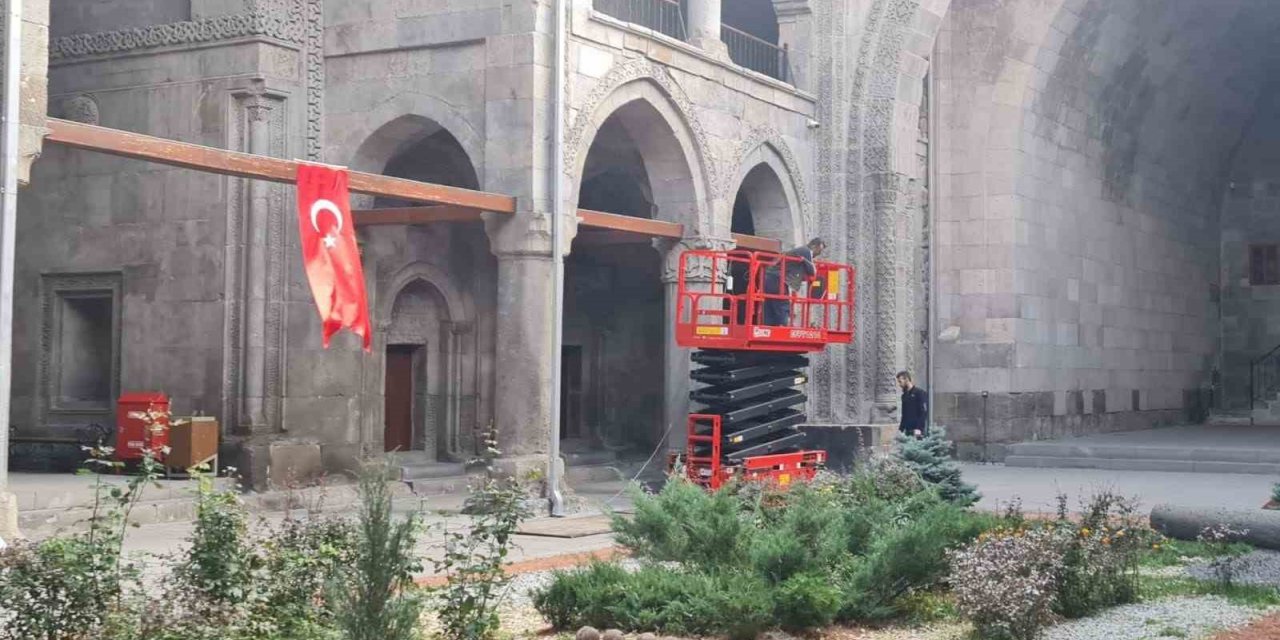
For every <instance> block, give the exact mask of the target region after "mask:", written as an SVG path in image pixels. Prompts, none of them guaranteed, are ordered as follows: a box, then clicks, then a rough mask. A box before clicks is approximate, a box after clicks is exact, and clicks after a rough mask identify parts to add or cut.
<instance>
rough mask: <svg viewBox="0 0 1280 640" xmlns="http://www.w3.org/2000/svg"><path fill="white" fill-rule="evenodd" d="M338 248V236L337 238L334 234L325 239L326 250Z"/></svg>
mask: <svg viewBox="0 0 1280 640" xmlns="http://www.w3.org/2000/svg"><path fill="white" fill-rule="evenodd" d="M336 246H338V236H335V235H333V234H332V233H330V234H329V235H327V236H325V237H324V248H326V249H332V248H334V247H336Z"/></svg>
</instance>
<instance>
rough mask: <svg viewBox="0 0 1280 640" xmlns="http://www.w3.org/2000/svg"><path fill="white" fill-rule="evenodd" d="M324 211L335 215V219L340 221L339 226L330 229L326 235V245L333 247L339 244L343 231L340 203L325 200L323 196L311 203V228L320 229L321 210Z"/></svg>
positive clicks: (317, 230)
mask: <svg viewBox="0 0 1280 640" xmlns="http://www.w3.org/2000/svg"><path fill="white" fill-rule="evenodd" d="M322 211H328V212H329V213H330V214H332V215H333V219H334V220H336V221H337V223H338V228H337V229H334V230H333V231H330V232H329V233H328V234H327V235H325V237H324V246H325V247H328V248H330V249H332V248H333V247H335V246H337V244H338V234H339V233H342V225H343V219H342V210H341V209H339V208H338V205H336V204H334V203H333V202H332V201H330V200H325V199H323V198H322V199H320V200H316V201H315V203H314V204H312V205H311V228H312V229H315V230H316V232H317V233H318V232H319V231H320V224H319V222H318V220H319V217H320V212H322Z"/></svg>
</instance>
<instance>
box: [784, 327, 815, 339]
mask: <svg viewBox="0 0 1280 640" xmlns="http://www.w3.org/2000/svg"><path fill="white" fill-rule="evenodd" d="M791 339H792V340H821V339H822V332H821V331H816V330H813V329H792V330H791Z"/></svg>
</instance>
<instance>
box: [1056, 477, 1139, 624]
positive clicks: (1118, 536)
mask: <svg viewBox="0 0 1280 640" xmlns="http://www.w3.org/2000/svg"><path fill="white" fill-rule="evenodd" d="M1066 505H1067V498H1066V496H1064V495H1060V496H1059V497H1058V517H1057V519H1056V520H1055V521H1053V522H1052V523H1050V524H1049V525H1048V526H1049V527H1051V528H1054V529H1056V530H1059V531H1061V532H1063V533H1064V534H1065V535H1063V536H1061V537H1060V540H1062V543H1063V549H1062V554H1063V564H1062V570H1061V574H1060V575H1059V576H1058V591H1059V592H1058V596H1057V603H1056V610H1057V612H1058V613H1060V614H1061V615H1063V616H1066V617H1068V618H1079V617H1083V616H1087V615H1091V614H1093V613H1095V612H1097V611H1100V610H1102V609H1104V608H1106V607H1113V606H1116V605H1120V604H1127V603H1130V602H1134V601H1135V600H1136V599H1137V597H1138V581H1139V573H1138V569H1139V567H1140V565H1141V563H1142V557H1143V555H1145V554H1146V553H1147V552H1148V551H1149V550H1150V549H1151V547H1152V546H1153V544H1154V543H1155V541H1156V536H1155V534H1154V532H1152V531H1151V530H1150V529H1149V528H1148V527H1146V526H1145V525H1144V524H1143V523H1142V521H1141V518H1140V517H1138V515H1137V506H1136V501H1135V500H1133V499H1131V498H1126V497H1124V496H1120V495H1117V494H1115V493H1114V492H1112V491H1109V490H1102V491H1098V492H1097V493H1095V494H1094V495H1092V496H1090V497H1089V498H1088V499H1087V500H1086V501H1085V502H1084V504H1083V505H1082V508H1081V510H1080V514H1079V519H1078V521H1072V520H1071V519H1070V518H1069V514H1068V511H1067V507H1066Z"/></svg>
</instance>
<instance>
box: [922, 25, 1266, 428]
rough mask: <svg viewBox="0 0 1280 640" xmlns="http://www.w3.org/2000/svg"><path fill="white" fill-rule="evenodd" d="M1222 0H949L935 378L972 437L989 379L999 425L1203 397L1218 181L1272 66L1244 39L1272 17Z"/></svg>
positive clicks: (1137, 423) (1054, 423) (1212, 342)
mask: <svg viewBox="0 0 1280 640" xmlns="http://www.w3.org/2000/svg"><path fill="white" fill-rule="evenodd" d="M1208 7H1209V5H1207V4H1205V5H1197V7H1191V6H1186V7H1182V6H1177V7H1174V6H1169V7H1162V8H1161V9H1160V10H1159V11H1154V12H1144V11H1143V10H1140V9H1139V8H1138V7H1137V5H1132V4H1129V3H1109V2H1099V1H1096V0H1080V1H1055V2H1049V3H1043V2H1024V1H1021V0H1010V1H1006V2H996V3H991V2H979V1H976V0H957V1H956V2H953V3H952V5H951V11H950V13H949V15H948V17H947V23H946V25H945V26H944V32H943V34H942V36H941V37H940V41H939V52H938V58H939V60H938V64H937V72H939V73H940V74H941V83H942V88H943V89H942V92H943V95H941V96H940V101H941V108H942V113H941V114H940V117H941V118H942V120H943V123H944V124H943V126H942V127H941V130H940V134H939V136H940V138H941V139H940V140H935V141H933V142H934V146H935V147H936V148H937V149H938V153H939V159H938V166H939V173H940V176H939V181H940V183H941V184H940V185H939V189H940V191H941V204H940V211H939V214H940V218H941V219H940V224H939V229H938V230H937V231H938V234H939V236H940V238H939V240H940V245H941V247H940V255H939V261H940V271H941V276H940V281H939V283H938V286H939V289H940V290H941V292H942V295H941V298H940V301H939V306H940V316H941V322H940V326H939V327H938V330H939V331H944V330H946V329H948V328H950V329H951V331H950V332H947V333H950V334H952V335H954V337H955V339H954V340H950V341H943V342H942V343H941V344H939V346H938V354H937V356H938V368H939V375H938V379H937V380H936V381H935V383H934V387H935V391H936V392H939V399H938V415H939V416H940V417H941V416H942V415H944V414H947V415H950V416H954V418H956V420H953V421H952V422H956V421H957V420H958V422H957V426H958V427H959V429H958V433H957V435H958V436H959V437H963V438H965V439H969V438H972V437H974V431H973V429H974V428H976V427H973V425H975V424H976V423H977V421H978V418H980V416H976V415H975V413H974V412H975V411H979V410H980V409H979V407H980V406H981V402H980V400H981V393H982V392H984V391H985V392H987V393H988V403H989V404H995V405H998V406H999V407H1000V408H999V409H997V413H999V414H1000V416H1001V417H1000V418H990V417H989V418H988V421H989V424H988V435H989V437H990V436H991V434H992V433H995V434H996V436H995V437H998V438H999V439H1000V440H1001V441H1017V440H1022V439H1034V438H1039V437H1049V436H1051V435H1055V434H1060V433H1064V432H1074V431H1076V430H1081V429H1083V430H1085V431H1092V430H1108V429H1119V428H1138V427H1143V426H1149V425H1151V424H1155V423H1159V422H1164V421H1169V420H1187V419H1190V417H1191V415H1192V414H1193V413H1202V412H1203V407H1202V403H1201V401H1200V400H1199V399H1200V398H1202V397H1203V395H1204V389H1206V388H1207V386H1208V384H1209V381H1210V379H1211V372H1212V370H1213V368H1214V366H1215V362H1216V355H1217V348H1218V337H1219V333H1220V329H1219V318H1218V315H1219V314H1218V307H1217V302H1216V287H1217V283H1218V272H1219V246H1218V245H1219V225H1218V210H1219V202H1220V200H1219V198H1220V194H1221V193H1222V190H1223V188H1224V186H1225V185H1224V184H1223V177H1224V176H1225V175H1226V173H1227V171H1226V170H1227V168H1228V165H1229V162H1230V158H1231V154H1232V153H1233V151H1234V149H1233V145H1234V141H1235V140H1237V139H1238V138H1239V135H1240V128H1241V126H1242V122H1245V121H1247V120H1246V117H1245V114H1247V113H1250V112H1251V111H1252V110H1253V109H1254V108H1256V104H1255V103H1256V100H1257V99H1258V96H1259V93H1258V92H1259V87H1261V86H1262V84H1263V83H1262V82H1261V78H1262V77H1264V76H1265V74H1266V73H1267V69H1268V66H1267V65H1268V64H1269V62H1268V61H1266V60H1260V59H1259V58H1258V57H1256V56H1252V55H1250V54H1247V53H1245V52H1244V50H1243V49H1242V48H1241V47H1242V46H1243V45H1242V44H1241V43H1244V42H1252V41H1253V40H1252V38H1255V37H1262V36H1261V33H1262V25H1263V24H1271V23H1272V21H1273V20H1274V16H1272V15H1270V12H1267V15H1265V16H1263V15H1255V16H1253V18H1249V19H1245V18H1244V17H1243V15H1242V14H1241V13H1238V12H1242V11H1246V10H1247V9H1243V8H1240V7H1234V6H1233V7H1231V8H1226V9H1223V10H1216V9H1215V10H1209V9H1208ZM1201 8H1203V10H1201ZM1157 33H1158V34H1163V35H1162V36H1158V35H1157ZM1191 51H1197V52H1199V53H1197V54H1196V55H1188V54H1189V52H1191ZM1224 69H1230V70H1231V71H1230V73H1226V72H1224V71H1223V70H1224ZM1227 76H1230V77H1232V78H1235V79H1236V80H1233V81H1231V82H1225V81H1224V78H1225V77H1227ZM1237 80H1238V81H1237ZM1261 112H1265V110H1263V111H1261ZM1190 150H1194V152H1191V151H1190ZM1046 392H1047V393H1050V394H1051V395H1052V397H1053V402H1052V403H1050V402H1048V401H1047V400H1042V401H1035V402H1032V401H1027V400H1025V399H1024V397H1025V396H1027V395H1028V394H1030V395H1037V394H1042V393H1046ZM1076 397H1079V398H1081V399H1080V400H1074V401H1073V398H1076ZM1073 406H1074V407H1081V406H1083V407H1084V410H1075V411H1072V407H1073ZM1005 407H1011V408H1010V409H1008V410H1006V409H1005ZM1017 407H1023V410H1016V408H1017ZM1088 410H1092V413H1089V412H1088ZM1091 415H1096V416H1099V417H1097V418H1092V417H1089V416H1091ZM1073 416H1079V417H1078V418H1077V417H1073ZM991 420H1016V421H1017V422H1016V423H1008V424H999V425H998V426H997V425H996V423H994V422H991ZM993 427H994V428H993Z"/></svg>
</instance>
